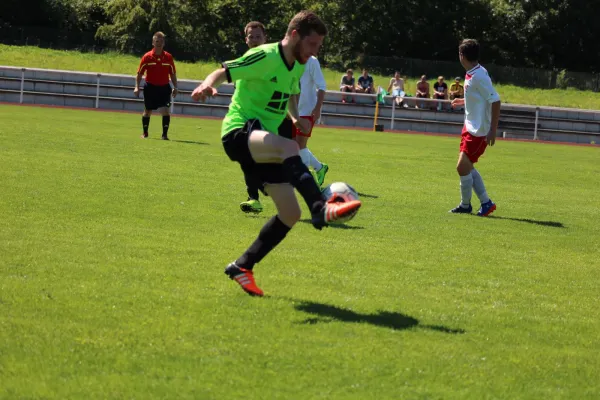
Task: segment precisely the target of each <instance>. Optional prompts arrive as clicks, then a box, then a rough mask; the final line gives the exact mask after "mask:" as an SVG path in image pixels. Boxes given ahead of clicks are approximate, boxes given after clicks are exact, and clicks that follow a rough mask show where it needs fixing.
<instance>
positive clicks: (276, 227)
mask: <svg viewBox="0 0 600 400" xmlns="http://www.w3.org/2000/svg"><path fill="white" fill-rule="evenodd" d="M277 167H279V168H282V167H281V165H277V166H275V167H274V168H277ZM265 190H266V192H267V193H268V194H269V196H271V198H272V199H273V202H274V203H275V206H276V207H277V215H276V216H274V217H273V218H271V219H270V220H269V221H268V222H267V223H266V224H265V225H264V226H263V227H262V229H261V230H260V233H259V234H258V237H257V238H256V240H254V242H253V243H252V244H251V245H250V247H248V249H247V250H246V251H245V252H244V254H242V255H241V256H240V257H239V258H238V259H237V260H235V261H234V262H233V263H231V264H229V265H228V266H227V268H225V273H226V274H227V275H229V277H230V278H231V279H233V280H235V281H236V282H237V283H239V284H240V286H241V287H242V289H244V291H246V293H248V294H250V295H253V296H262V295H263V291H262V290H261V289H260V288H259V287H258V286H257V285H256V282H255V280H254V273H253V271H252V270H253V268H254V266H255V265H256V264H257V263H259V262H260V261H261V260H262V259H263V258H264V257H265V256H266V255H267V254H269V252H270V251H271V250H273V249H274V248H275V247H276V246H277V245H278V244H279V243H281V241H282V240H283V239H284V238H285V236H286V235H287V234H288V232H289V231H290V230H291V229H292V227H293V226H294V224H296V222H298V220H299V219H300V215H301V210H300V205H299V204H298V200H297V199H296V195H295V193H294V188H293V186H292V185H290V184H287V183H284V184H269V185H266V187H265Z"/></svg>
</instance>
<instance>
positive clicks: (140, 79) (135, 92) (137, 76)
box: [133, 73, 143, 97]
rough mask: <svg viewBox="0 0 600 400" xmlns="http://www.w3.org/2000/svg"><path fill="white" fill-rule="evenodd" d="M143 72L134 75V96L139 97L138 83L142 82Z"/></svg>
mask: <svg viewBox="0 0 600 400" xmlns="http://www.w3.org/2000/svg"><path fill="white" fill-rule="evenodd" d="M142 76H143V74H140V73H138V74H137V75H136V76H135V87H134V88H133V94H134V95H135V97H140V83H141V82H142Z"/></svg>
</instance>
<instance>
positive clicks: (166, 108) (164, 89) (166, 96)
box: [159, 85, 173, 140]
mask: <svg viewBox="0 0 600 400" xmlns="http://www.w3.org/2000/svg"><path fill="white" fill-rule="evenodd" d="M171 93H173V91H172V89H171V85H165V86H161V87H160V97H161V100H160V103H161V104H160V106H161V107H160V108H159V111H160V115H162V139H163V140H169V136H168V133H169V126H170V125H171V101H172V100H173V98H172V96H171Z"/></svg>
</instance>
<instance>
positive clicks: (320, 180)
mask: <svg viewBox="0 0 600 400" xmlns="http://www.w3.org/2000/svg"><path fill="white" fill-rule="evenodd" d="M327 171H329V165H327V164H325V163H321V169H320V170H318V171H317V172H316V174H317V184H318V185H319V187H320V186H323V182H325V175H327Z"/></svg>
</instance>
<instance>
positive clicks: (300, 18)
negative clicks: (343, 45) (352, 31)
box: [286, 10, 327, 38]
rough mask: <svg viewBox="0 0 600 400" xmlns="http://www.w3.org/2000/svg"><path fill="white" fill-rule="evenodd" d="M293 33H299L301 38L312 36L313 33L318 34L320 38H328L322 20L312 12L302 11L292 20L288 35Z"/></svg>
mask: <svg viewBox="0 0 600 400" xmlns="http://www.w3.org/2000/svg"><path fill="white" fill-rule="evenodd" d="M292 31H297V32H298V33H299V34H300V37H301V38H304V37H306V36H308V35H310V34H311V33H312V32H315V33H317V35H319V36H327V27H326V26H325V24H324V23H323V21H321V18H319V17H318V16H317V14H315V13H314V12H312V11H307V10H304V11H300V12H299V13H298V14H296V15H295V16H294V18H292V20H291V21H290V24H289V25H288V29H287V32H286V35H288V36H289V35H291V34H292Z"/></svg>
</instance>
